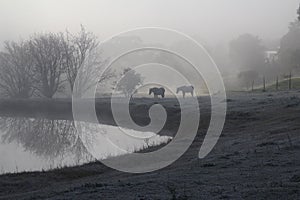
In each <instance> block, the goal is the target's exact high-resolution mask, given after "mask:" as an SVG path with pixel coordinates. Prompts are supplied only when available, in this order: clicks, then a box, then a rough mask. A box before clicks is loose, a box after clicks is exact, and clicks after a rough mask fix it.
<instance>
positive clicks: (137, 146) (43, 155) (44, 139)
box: [0, 117, 172, 174]
mask: <svg viewBox="0 0 300 200" xmlns="http://www.w3.org/2000/svg"><path fill="white" fill-rule="evenodd" d="M76 123H79V125H80V126H76ZM76 123H75V122H74V121H69V120H50V119H41V118H24V117H18V118H0V174H4V173H16V172H24V171H41V170H49V169H55V168H58V167H64V166H74V165H80V164H84V163H88V162H91V161H95V160H101V159H105V158H108V157H113V156H119V155H123V154H128V153H132V152H136V151H140V150H143V149H147V148H149V147H152V146H157V145H161V144H165V143H167V142H169V141H170V140H171V139H172V138H171V137H167V136H159V135H157V134H154V133H151V132H143V133H142V132H138V131H134V130H128V129H127V130H126V133H128V132H130V133H131V134H129V135H128V134H125V133H124V132H123V131H122V129H121V128H119V127H116V126H109V125H102V124H92V123H88V122H76ZM78 127H84V128H80V129H78ZM134 135H137V136H141V135H143V136H144V137H134Z"/></svg>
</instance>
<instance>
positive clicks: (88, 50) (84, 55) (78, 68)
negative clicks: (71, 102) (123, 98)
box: [62, 25, 115, 95]
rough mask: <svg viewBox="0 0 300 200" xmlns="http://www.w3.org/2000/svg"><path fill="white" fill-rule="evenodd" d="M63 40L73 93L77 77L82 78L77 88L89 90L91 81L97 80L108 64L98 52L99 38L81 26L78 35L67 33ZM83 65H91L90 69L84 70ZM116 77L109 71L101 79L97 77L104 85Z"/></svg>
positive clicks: (79, 79) (66, 68)
mask: <svg viewBox="0 0 300 200" xmlns="http://www.w3.org/2000/svg"><path fill="white" fill-rule="evenodd" d="M62 40H63V49H64V55H65V63H64V66H65V67H64V69H65V72H66V77H67V81H68V83H69V85H70V89H71V91H72V92H73V89H74V83H75V80H76V77H77V76H80V77H78V81H77V83H78V87H77V88H78V89H79V87H82V88H84V89H88V87H90V85H89V82H90V80H91V79H94V78H96V77H95V76H97V74H99V71H100V70H102V67H103V66H104V64H105V63H106V62H107V60H106V59H102V58H101V52H100V51H98V50H97V47H98V43H99V42H98V39H97V37H96V36H95V35H94V34H93V33H91V32H87V31H86V30H85V28H84V26H82V25H81V30H80V32H79V34H78V35H72V34H70V33H69V32H66V33H65V34H64V37H63V38H62ZM83 65H86V66H87V65H89V66H88V67H87V68H88V69H82V68H83ZM114 76H115V74H114V72H112V71H111V70H107V71H105V73H103V74H102V76H101V77H97V78H98V83H103V82H105V81H106V80H108V79H110V78H112V77H114ZM76 93H77V95H79V94H81V93H82V91H76Z"/></svg>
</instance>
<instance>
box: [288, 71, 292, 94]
mask: <svg viewBox="0 0 300 200" xmlns="http://www.w3.org/2000/svg"><path fill="white" fill-rule="evenodd" d="M291 89H292V72H291V71H290V75H289V90H291Z"/></svg>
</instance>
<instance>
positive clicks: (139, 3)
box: [0, 0, 299, 45]
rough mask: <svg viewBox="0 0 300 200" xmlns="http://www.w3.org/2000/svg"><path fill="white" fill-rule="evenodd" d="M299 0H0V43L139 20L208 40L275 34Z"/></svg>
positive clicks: (101, 32) (110, 28) (108, 31)
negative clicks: (41, 33) (43, 34)
mask: <svg viewBox="0 0 300 200" xmlns="http://www.w3.org/2000/svg"><path fill="white" fill-rule="evenodd" d="M298 3H299V1H298V0H287V1H282V0H263V1H261V0H251V1H240V0H228V1H218V0H193V1H188V2H187V1H182V0H181V1H172V0H165V1H160V0H153V1H146V0H130V1H122V0H114V1H109V0H105V1H104V0H101V1H97V0H87V1H80V0H26V1H22V0H19V1H18V0H1V2H0V27H1V31H0V43H1V45H2V43H3V41H5V40H16V39H18V38H26V37H28V36H29V35H30V34H32V33H34V32H48V31H51V32H57V31H64V30H65V29H68V30H70V31H72V32H74V31H75V32H76V31H79V29H80V26H79V25H80V24H83V25H85V26H86V27H87V29H88V30H90V31H92V32H94V33H95V34H96V35H97V36H98V37H99V38H101V39H104V38H106V37H109V36H111V35H112V34H117V33H119V32H121V31H124V30H128V29H132V28H136V27H141V26H161V27H166V28H171V29H176V30H179V31H182V32H184V33H187V34H189V35H192V36H194V37H195V38H196V39H198V40H201V41H205V42H207V43H209V44H210V45H216V44H219V43H227V42H228V41H229V40H231V39H233V38H235V37H237V36H238V35H240V34H243V33H250V34H254V35H258V36H260V37H261V38H263V39H278V38H280V37H282V35H284V34H285V33H286V32H287V31H288V24H289V23H290V22H291V21H294V19H295V17H296V12H295V10H296V8H297V6H298Z"/></svg>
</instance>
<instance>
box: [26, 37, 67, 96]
mask: <svg viewBox="0 0 300 200" xmlns="http://www.w3.org/2000/svg"><path fill="white" fill-rule="evenodd" d="M29 44H30V53H31V56H32V58H33V60H34V67H35V72H36V74H37V79H38V83H39V85H38V87H37V89H38V90H39V92H40V93H41V94H42V95H43V96H45V97H47V98H52V97H53V96H54V94H55V93H56V92H57V91H61V90H62V89H63V82H64V80H63V79H62V74H63V72H64V52H63V42H62V39H61V36H60V35H59V34H52V33H48V34H41V35H35V36H34V37H32V38H31V40H30V42H29Z"/></svg>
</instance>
